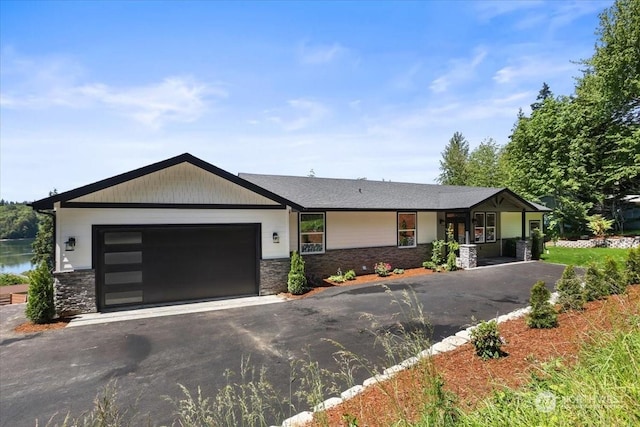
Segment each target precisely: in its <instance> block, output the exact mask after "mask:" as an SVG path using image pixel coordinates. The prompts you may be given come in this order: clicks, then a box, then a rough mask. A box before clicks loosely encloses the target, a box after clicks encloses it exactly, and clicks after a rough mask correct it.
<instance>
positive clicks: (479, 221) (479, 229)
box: [473, 212, 485, 243]
mask: <svg viewBox="0 0 640 427" xmlns="http://www.w3.org/2000/svg"><path fill="white" fill-rule="evenodd" d="M473 225H474V228H473V234H474V242H475V243H484V238H485V236H484V231H485V229H484V212H476V214H475V215H474V216H473Z"/></svg>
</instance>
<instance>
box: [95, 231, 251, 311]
mask: <svg viewBox="0 0 640 427" xmlns="http://www.w3.org/2000/svg"><path fill="white" fill-rule="evenodd" d="M259 231H260V226H259V224H241V225H201V226H162V227H157V226H140V227H133V226H131V227H129V226H127V227H111V226H108V227H107V226H105V227H96V239H97V242H98V247H97V254H96V255H97V260H96V278H97V284H98V306H99V308H100V309H104V308H111V307H121V306H131V305H144V304H159V303H167V302H177V301H189V300H199V299H208V298H216V297H227V296H239V295H256V294H257V293H258V259H259V243H260V242H259V240H258V239H259V235H260V232H259Z"/></svg>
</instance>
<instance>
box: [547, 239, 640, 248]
mask: <svg viewBox="0 0 640 427" xmlns="http://www.w3.org/2000/svg"><path fill="white" fill-rule="evenodd" d="M555 246H560V247H563V248H596V247H606V248H618V249H630V248H637V247H640V237H621V238H618V239H605V240H604V244H603V242H602V240H600V239H589V240H558V241H557V242H556V243H555Z"/></svg>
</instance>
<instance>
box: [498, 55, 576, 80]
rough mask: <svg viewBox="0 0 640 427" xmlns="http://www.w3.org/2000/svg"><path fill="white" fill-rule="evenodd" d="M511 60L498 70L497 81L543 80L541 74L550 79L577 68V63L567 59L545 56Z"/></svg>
mask: <svg viewBox="0 0 640 427" xmlns="http://www.w3.org/2000/svg"><path fill="white" fill-rule="evenodd" d="M511 62H512V63H513V64H511V65H507V66H506V67H503V68H501V69H499V70H498V71H496V73H495V74H494V76H493V80H494V81H495V82H496V83H498V84H508V83H512V82H514V83H523V82H528V81H531V80H534V81H541V80H540V79H541V76H544V78H546V79H547V80H548V79H549V78H550V77H552V76H557V75H566V74H567V73H568V72H571V71H574V70H575V69H576V65H575V64H572V63H571V62H569V60H567V59H562V60H555V59H553V58H549V57H544V56H523V57H520V58H516V59H514V60H511Z"/></svg>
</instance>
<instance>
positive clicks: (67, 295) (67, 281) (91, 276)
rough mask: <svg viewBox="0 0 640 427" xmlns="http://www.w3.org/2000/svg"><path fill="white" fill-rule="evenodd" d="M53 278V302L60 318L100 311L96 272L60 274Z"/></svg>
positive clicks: (85, 271) (83, 271)
mask: <svg viewBox="0 0 640 427" xmlns="http://www.w3.org/2000/svg"><path fill="white" fill-rule="evenodd" d="M53 277H54V282H53V292H54V294H53V300H54V304H55V306H56V312H57V313H58V315H59V316H60V317H68V316H74V315H76V314H82V313H95V312H96V311H98V308H97V306H96V274H95V270H76V271H69V272H64V273H59V272H58V273H53Z"/></svg>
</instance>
